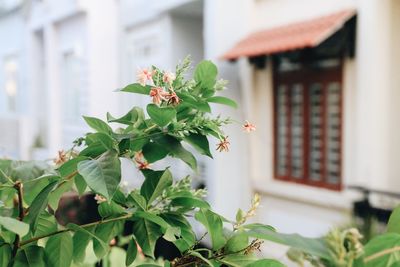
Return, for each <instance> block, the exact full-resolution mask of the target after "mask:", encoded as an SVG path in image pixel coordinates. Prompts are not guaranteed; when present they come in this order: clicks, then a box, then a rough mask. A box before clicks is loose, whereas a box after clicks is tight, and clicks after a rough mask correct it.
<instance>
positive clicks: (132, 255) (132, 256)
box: [125, 237, 138, 266]
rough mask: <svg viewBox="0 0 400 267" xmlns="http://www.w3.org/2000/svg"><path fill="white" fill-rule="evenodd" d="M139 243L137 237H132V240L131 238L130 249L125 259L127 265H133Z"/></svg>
mask: <svg viewBox="0 0 400 267" xmlns="http://www.w3.org/2000/svg"><path fill="white" fill-rule="evenodd" d="M137 252H138V251H137V245H136V240H135V238H133V237H132V239H131V240H129V245H128V250H127V252H126V260H125V265H126V266H129V265H131V264H132V263H133V262H134V261H135V259H136V256H137Z"/></svg>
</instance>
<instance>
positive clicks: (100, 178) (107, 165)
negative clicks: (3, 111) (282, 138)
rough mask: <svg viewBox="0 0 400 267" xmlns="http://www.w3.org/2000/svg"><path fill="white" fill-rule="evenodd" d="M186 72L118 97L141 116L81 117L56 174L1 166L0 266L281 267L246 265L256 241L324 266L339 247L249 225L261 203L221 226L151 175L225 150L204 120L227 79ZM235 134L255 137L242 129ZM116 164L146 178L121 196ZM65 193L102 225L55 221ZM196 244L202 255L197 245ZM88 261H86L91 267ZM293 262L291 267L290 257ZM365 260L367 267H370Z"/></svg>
mask: <svg viewBox="0 0 400 267" xmlns="http://www.w3.org/2000/svg"><path fill="white" fill-rule="evenodd" d="M189 66H190V63H189V61H188V60H185V61H183V62H182V64H180V65H178V66H177V68H176V71H175V73H171V72H165V71H162V70H160V69H158V68H157V67H152V68H151V69H143V70H141V71H140V72H139V73H138V83H134V84H130V85H128V86H126V87H124V88H123V89H121V91H122V92H129V93H138V94H144V95H147V96H148V97H149V98H151V99H149V100H151V102H152V103H149V104H148V105H147V106H146V109H145V110H143V109H142V108H140V107H133V108H132V109H131V110H130V111H129V112H127V113H126V114H125V115H124V116H122V117H120V118H115V117H114V116H112V115H111V114H107V122H105V121H103V120H100V119H98V118H94V117H84V119H85V121H86V122H87V124H88V125H89V126H90V127H91V128H92V129H93V130H94V132H91V133H88V134H86V135H85V136H84V137H81V138H78V139H77V140H76V141H75V142H74V145H73V147H72V148H71V149H70V150H68V151H65V152H64V151H60V152H59V154H58V156H57V158H56V159H55V160H54V164H53V165H51V164H48V163H47V162H23V161H13V160H7V159H4V160H0V200H1V202H0V266H14V267H20V266H35V267H36V266H52V267H69V266H93V264H94V263H95V262H97V261H101V263H102V264H103V266H143V267H145V266H171V267H178V266H179V267H183V266H233V267H238V266H240V267H241V266H247V267H268V266H270V267H280V266H284V265H283V264H282V263H279V262H278V261H276V260H272V259H259V258H257V257H256V256H255V252H257V251H258V250H259V249H260V246H261V244H262V241H261V240H264V239H265V240H271V241H274V242H278V243H281V244H285V245H289V246H292V247H293V248H294V249H296V251H298V252H299V253H300V255H303V256H304V255H306V256H307V259H310V258H311V259H313V261H312V263H315V264H317V263H318V264H319V263H321V264H322V263H326V264H328V263H329V262H333V260H334V259H335V255H336V254H333V251H336V250H334V248H336V247H337V245H336V246H332V245H331V244H332V242H329V240H330V239H329V238H326V239H310V238H304V237H301V236H299V235H287V234H280V233H277V232H276V231H275V230H274V228H272V227H271V226H268V225H263V224H258V223H248V222H247V221H248V219H249V218H250V217H252V216H253V215H254V214H255V211H256V208H257V207H258V206H259V203H260V199H259V197H258V195H256V196H255V197H254V199H253V202H252V203H251V207H250V209H249V210H248V211H242V210H239V211H238V212H237V215H236V218H235V219H234V220H229V219H226V218H224V217H223V216H221V215H219V214H217V213H215V212H214V211H213V210H212V209H211V207H210V205H209V204H208V203H207V202H206V201H205V200H204V199H203V197H204V194H205V191H204V190H202V189H200V190H195V189H192V188H191V180H190V177H186V178H183V179H181V180H176V179H174V178H173V177H172V174H171V171H170V168H166V169H161V170H155V169H153V167H152V164H153V163H155V162H157V161H160V160H163V159H164V158H166V157H167V156H170V157H173V158H176V159H178V160H181V161H183V162H184V163H186V164H187V165H188V166H190V167H191V168H192V169H194V170H196V168H197V161H196V157H195V156H194V155H193V154H192V152H190V151H189V150H188V149H187V146H191V147H192V148H193V149H194V150H196V151H197V152H198V153H199V154H202V155H205V156H208V157H212V154H211V151H210V146H209V141H208V138H216V139H217V140H219V143H218V145H217V147H216V149H217V150H218V151H228V150H229V145H230V142H229V141H228V137H227V136H226V135H225V134H224V132H223V130H222V126H224V125H225V124H227V123H229V122H230V120H229V119H223V118H221V117H213V116H212V112H211V107H210V103H218V104H225V105H228V106H232V107H236V103H235V102H234V101H232V100H231V99H228V98H225V97H222V96H217V95H216V94H217V93H218V91H220V90H222V89H223V88H224V86H225V82H224V81H221V80H217V68H216V66H215V65H214V64H213V63H211V62H210V61H203V62H201V63H199V64H198V65H197V67H196V69H195V71H194V76H193V79H189V80H187V79H185V73H186V72H187V70H188V68H189ZM149 102H150V101H149ZM111 125H117V126H118V127H111ZM243 128H244V130H245V131H246V132H251V131H254V130H255V126H254V125H253V124H251V123H250V122H246V123H245V124H244V125H243ZM183 144H185V146H184V145H183ZM121 158H125V159H128V160H130V161H132V162H133V163H135V164H136V166H137V168H138V169H139V170H140V171H141V173H142V174H143V177H144V180H143V183H142V185H141V186H140V187H139V188H134V189H133V190H131V191H129V192H126V191H124V190H123V188H122V186H121V178H122V177H121V176H122V174H121ZM171 168H173V166H172V167H171ZM66 192H76V193H75V194H79V195H81V196H82V195H87V194H89V193H93V194H95V196H94V198H95V200H96V201H97V203H98V206H97V211H98V216H99V218H98V219H96V220H92V221H90V222H88V223H83V224H78V223H74V222H71V221H67V222H64V221H62V220H60V219H59V217H58V216H57V214H58V212H59V211H60V209H61V206H62V205H61V202H62V201H60V199H62V196H63V195H65V193H66ZM396 216H397V215H396ZM190 218H194V220H196V221H197V222H198V223H199V224H201V225H202V226H203V229H204V235H203V236H201V237H197V236H196V234H195V232H194V230H193V227H192V224H193V223H194V222H193V220H192V219H190ZM398 219H399V217H398V216H397V218H395V219H393V223H392V224H395V223H397V224H398V221H399V220H398ZM393 228H394V229H395V231H397V232H399V229H398V227H397V226H394V227H393ZM338 235H339V236H340V234H338ZM397 235H398V236H400V233H397ZM205 237H207V238H208V240H209V247H208V248H206V247H204V246H200V242H201V241H202V240H203V238H205ZM332 237H335V236H334V235H332ZM396 238H397V239H398V237H397V236H396ZM162 240H164V242H167V244H169V245H170V246H172V247H173V248H174V249H175V250H176V251H177V255H175V256H172V257H168V255H164V257H159V258H156V256H157V255H155V250H156V245H157V244H158V242H160V241H162ZM349 240H350V241H352V242H350V241H349ZM354 240H357V236H356V234H355V233H354V232H351V231H349V232H347V233H346V235H345V237H344V238H343V239H339V241H338V242H342V244H341V246H343V247H344V248H343V247H341V248H342V250H343V249H344V251H345V252H346V253H344V255H350V254H349V253H347V251H350V250H351V251H353V250H354V251H357V252H354V253H353V254H351V255H352V256H351V257H350V256H349V258H351V259H352V260H355V259H356V258H357V259H358V258H360V257H361V256H360V255H361V253H359V251H360V247H359V245H358V243H357V242H356V241H354ZM344 242H345V243H344ZM346 242H347V243H346ZM397 242H398V241H397ZM333 243H334V242H333ZM335 244H336V243H335ZM349 244H352V247H349V246H348V245H349ZM352 248H354V249H353V250H352ZM374 252H375V251H374V248H370V250H369V252H368V251H367V250H366V251H365V254H363V257H364V256H366V259H368V257H369V259H370V260H371V261H372V262H374V261H373V260H375V259H376V258H380V259H382V256H380V255H376V256H373V255H374V254H373V253H374ZM368 253H370V254H371V255H372V256H371V255H368ZM342 254H343V253H342ZM342 254H340V255H342ZM116 255H117V256H116ZM385 255H386V254H385ZM390 255H392V254H390ZM292 256H293V255H292ZM89 258H94V261H91V263H92V265H90V264H89V265H88V260H89ZM292 258H293V259H296V260H297V261H298V262H300V261H299V257H292ZM346 259H347V258H346ZM121 260H122V261H123V262H122V263H121ZM89 262H90V261H89ZM316 262H317V263H316ZM360 262H361V263H364V261H360ZM365 262H366V266H367V267H370V266H378V265H368V261H365ZM327 266H331V265H327ZM332 266H334V265H332ZM349 266H350V265H349ZM359 266H362V265H359ZM379 266H381V265H379ZM382 266H389V265H382Z"/></svg>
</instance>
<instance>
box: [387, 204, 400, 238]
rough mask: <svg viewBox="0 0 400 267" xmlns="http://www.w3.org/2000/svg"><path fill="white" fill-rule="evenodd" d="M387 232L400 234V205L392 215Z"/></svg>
mask: <svg viewBox="0 0 400 267" xmlns="http://www.w3.org/2000/svg"><path fill="white" fill-rule="evenodd" d="M387 232H388V233H397V234H400V206H398V207H396V208H395V209H394V210H393V212H392V214H391V215H390V218H389V222H388V225H387Z"/></svg>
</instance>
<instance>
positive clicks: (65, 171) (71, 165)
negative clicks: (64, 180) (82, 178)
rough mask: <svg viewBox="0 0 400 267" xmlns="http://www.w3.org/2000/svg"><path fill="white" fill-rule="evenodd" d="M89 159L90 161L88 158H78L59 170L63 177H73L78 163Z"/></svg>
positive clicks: (69, 161) (66, 163)
mask: <svg viewBox="0 0 400 267" xmlns="http://www.w3.org/2000/svg"><path fill="white" fill-rule="evenodd" d="M87 159H88V158H87V157H82V156H78V157H76V158H73V159H71V160H68V161H67V162H65V163H64V164H63V165H61V166H60V167H59V168H58V172H59V173H60V175H61V176H62V177H65V176H68V175H71V174H72V173H73V172H75V171H76V169H77V167H78V163H79V162H81V161H84V160H87Z"/></svg>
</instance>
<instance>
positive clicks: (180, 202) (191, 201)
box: [171, 197, 210, 209]
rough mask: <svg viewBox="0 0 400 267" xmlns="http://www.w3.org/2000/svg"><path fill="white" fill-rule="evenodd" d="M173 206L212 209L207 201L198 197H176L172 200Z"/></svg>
mask: <svg viewBox="0 0 400 267" xmlns="http://www.w3.org/2000/svg"><path fill="white" fill-rule="evenodd" d="M171 205H172V206H181V207H186V208H206V209H207V208H210V205H209V204H208V203H207V202H206V201H204V200H202V199H200V198H196V197H175V198H173V199H172V201H171Z"/></svg>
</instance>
